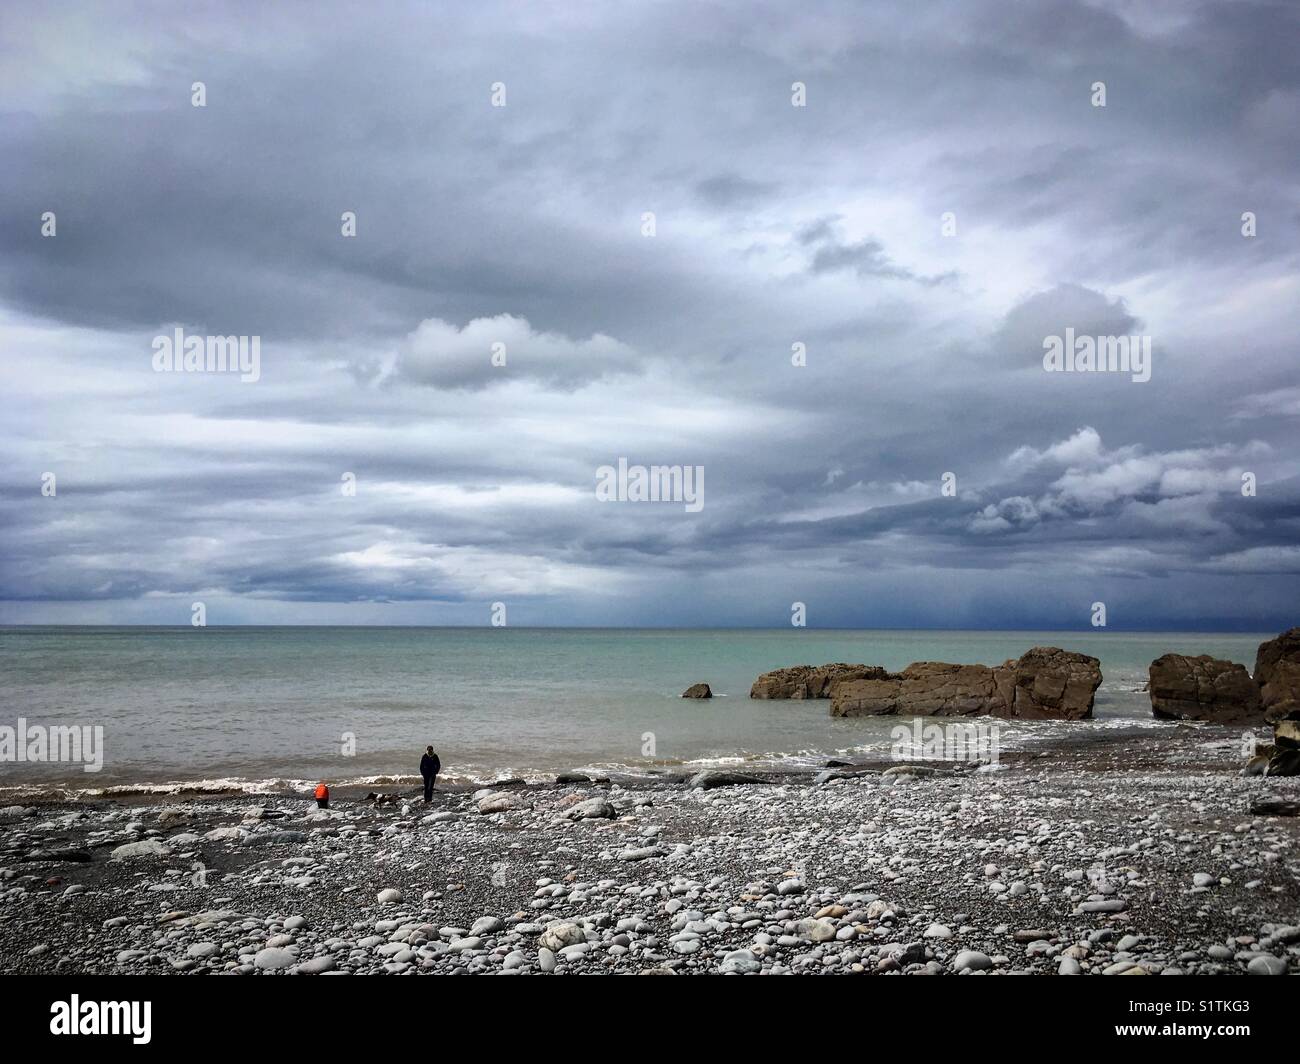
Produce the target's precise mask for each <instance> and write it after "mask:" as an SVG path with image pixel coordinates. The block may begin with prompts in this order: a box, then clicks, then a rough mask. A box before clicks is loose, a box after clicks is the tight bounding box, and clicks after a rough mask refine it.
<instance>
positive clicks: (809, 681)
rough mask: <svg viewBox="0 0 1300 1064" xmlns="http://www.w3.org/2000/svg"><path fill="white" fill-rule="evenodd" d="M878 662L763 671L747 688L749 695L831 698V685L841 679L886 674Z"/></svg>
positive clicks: (761, 696)
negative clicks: (876, 663)
mask: <svg viewBox="0 0 1300 1064" xmlns="http://www.w3.org/2000/svg"><path fill="white" fill-rule="evenodd" d="M887 675H888V673H886V672H885V670H884V669H882V668H881V667H880V666H879V665H846V664H844V663H843V662H834V663H832V664H829V665H792V666H790V668H788V669H773V670H772V671H771V672H765V673H763V674H762V675H761V676H760V677H759V678H758V679H757V680H755V681H754V685H753V686H752V687H751V688H750V689H749V697H750V698H830V697H831V688H832V687H833V686H834V685H835V684H837V683H839V682H841V681H843V680H858V679H870V678H872V677H876V676H887Z"/></svg>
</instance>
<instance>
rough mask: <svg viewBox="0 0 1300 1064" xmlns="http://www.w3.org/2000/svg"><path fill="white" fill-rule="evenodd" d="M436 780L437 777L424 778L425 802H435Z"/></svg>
mask: <svg viewBox="0 0 1300 1064" xmlns="http://www.w3.org/2000/svg"><path fill="white" fill-rule="evenodd" d="M434 778H435V777H433V776H425V777H424V800H425V801H426V802H431V801H433V781H434Z"/></svg>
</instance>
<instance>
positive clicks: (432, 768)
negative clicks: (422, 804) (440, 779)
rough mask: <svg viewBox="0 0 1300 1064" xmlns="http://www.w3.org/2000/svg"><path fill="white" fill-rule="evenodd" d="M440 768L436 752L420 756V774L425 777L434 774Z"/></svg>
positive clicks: (440, 763)
mask: <svg viewBox="0 0 1300 1064" xmlns="http://www.w3.org/2000/svg"><path fill="white" fill-rule="evenodd" d="M441 769H442V762H441V761H439V760H438V755H437V754H425V755H424V756H423V757H422V758H420V775H421V776H423V777H424V778H425V779H428V778H429V777H430V776H436V775H437V774H438V773H439V772H440V771H441Z"/></svg>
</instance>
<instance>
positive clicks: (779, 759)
mask: <svg viewBox="0 0 1300 1064" xmlns="http://www.w3.org/2000/svg"><path fill="white" fill-rule="evenodd" d="M877 719H879V718H877ZM896 720H897V722H898V723H899V724H904V722H905V721H906V722H912V721H913V720H915V721H919V722H921V723H922V724H923V725H939V726H940V727H943V726H946V725H954V724H974V725H980V724H981V723H982V724H986V725H987V724H994V725H996V726H998V727H1000V728H1002V729H1004V730H1005V729H1009V728H1014V729H1015V735H1014V738H1013V740H1012V741H1011V742H1010V743H1008V744H1006V745H1004V746H1003V747H1002V749H1001V753H1000V755H999V756H1000V759H1001V760H1005V759H1006V758H1007V757H1009V756H1015V755H1020V754H1029V755H1036V754H1038V753H1041V752H1042V751H1045V750H1052V749H1057V748H1071V747H1075V746H1084V747H1086V746H1091V745H1096V744H1106V743H1110V742H1116V741H1120V740H1125V739H1142V738H1152V739H1156V738H1159V737H1161V736H1163V735H1165V734H1168V733H1170V731H1171V729H1188V730H1192V731H1205V732H1206V733H1207V735H1209V736H1211V737H1213V738H1219V739H1223V738H1224V737H1225V736H1227V735H1230V736H1232V737H1235V738H1236V739H1237V740H1238V741H1240V739H1241V736H1242V735H1243V734H1244V733H1247V732H1249V733H1251V734H1254V735H1255V736H1256V737H1257V738H1258V739H1260V740H1261V741H1264V740H1266V739H1267V738H1268V737H1270V736H1271V726H1265V725H1262V724H1260V725H1256V724H1241V725H1231V726H1225V725H1220V724H1216V723H1213V722H1209V721H1194V720H1181V721H1173V720H1161V719H1158V718H1151V717H1137V716H1107V717H1091V718H1088V719H1085V720H1078V721H1073V720H1071V721H1065V720H1041V721H1018V720H1011V721H1008V720H1002V719H998V718H992V717H983V716H975V717H942V716H940V717H930V718H925V717H920V718H912V717H908V718H902V717H899V718H896ZM904 726H906V724H904ZM521 760H522V759H513V764H514V765H518V764H519V762H520V761H521ZM839 760H844V761H850V762H854V763H860V764H862V765H870V764H883V765H885V766H886V767H887V766H888V765H890V764H896V763H898V759H896V758H894V757H892V756H891V754H890V752H889V747H888V746H886V745H884V744H883V743H876V744H874V745H866V744H859V745H857V746H851V747H842V748H837V749H831V750H821V751H812V750H810V751H801V752H799V753H798V754H788V753H776V752H773V753H732V754H726V753H721V754H713V755H707V756H702V757H697V758H693V759H690V760H675V759H645V760H644V761H643V762H610V761H600V760H592V761H589V762H586V763H582V762H581V761H580V760H578V761H575V762H573V763H569V762H565V763H564V767H562V768H561V767H551V768H541V767H527V766H525V767H523V768H514V767H510V768H506V769H503V770H501V771H497V772H486V773H483V774H471V775H465V774H462V773H458V772H455V771H451V772H446V771H444V772H442V773H440V774H439V777H438V781H439V788H440V789H442V788H444V787H448V788H451V789H454V790H462V791H463V790H474V789H477V788H480V787H487V786H492V785H495V784H498V783H500V782H501V781H502V780H505V779H509V780H515V779H522V780H524V781H525V782H527V783H529V784H535V785H545V784H548V783H551V782H553V781H554V779H555V778H556V777H557V776H559V775H563V774H565V773H573V772H578V773H582V774H585V775H588V776H592V777H608V778H613V779H619V780H624V779H642V778H644V779H668V780H671V779H672V778H674V777H678V776H690V775H693V774H695V773H697V772H700V771H705V770H712V769H717V770H723V771H744V772H755V773H760V774H765V775H777V776H784V775H789V776H792V777H796V778H797V777H802V776H807V777H809V778H811V777H812V776H813V775H815V774H816V772H818V771H819V770H820V769H822V768H824V767H826V763H827V762H829V761H839ZM920 760H922V761H926V760H930V759H926V758H921V759H920ZM958 762H959V763H964V762H961V760H960V759H958ZM96 775H97V774H94V773H78V774H74V775H72V776H70V777H63V778H59V779H56V780H49V781H43V780H40V779H32V780H31V781H15V782H12V783H8V782H6V783H4V784H2V785H0V806H2V805H5V804H10V803H14V802H28V803H31V802H35V803H45V802H79V801H98V800H134V799H139V800H141V801H148V800H150V799H156V800H160V801H161V800H164V799H167V798H177V799H180V798H201V797H214V798H221V797H229V798H237V797H249V798H253V797H258V796H262V797H279V798H294V797H298V798H301V797H304V796H309V795H310V794H311V792H312V791H313V790H314V788H315V786H316V784H317V783H318V782H319V779H317V778H308V777H297V778H295V777H290V776H287V775H284V774H275V775H271V776H266V777H261V778H245V777H239V776H222V777H215V778H214V777H204V776H199V775H195V776H192V777H184V776H179V777H178V776H174V775H173V776H170V778H168V774H166V773H160V774H159V775H161V776H163V777H164V778H151V777H150V776H149V775H147V774H144V773H141V774H139V775H138V776H136V777H134V778H126V779H111V780H110V781H106V782H105V783H103V784H96V783H95V782H94V781H95V778H96ZM327 782H329V785H330V789H331V793H339V794H342V793H343V792H345V791H346V792H348V793H352V792H355V791H360V792H361V793H363V794H364V793H365V792H366V791H367V790H383V789H389V790H392V789H401V788H407V789H414V790H415V791H416V792H418V791H419V789H420V777H419V775H418V774H417V773H402V772H382V771H381V772H375V773H368V774H365V775H362V776H358V777H342V778H339V777H332V778H331V777H327ZM83 783H84V785H78V784H83Z"/></svg>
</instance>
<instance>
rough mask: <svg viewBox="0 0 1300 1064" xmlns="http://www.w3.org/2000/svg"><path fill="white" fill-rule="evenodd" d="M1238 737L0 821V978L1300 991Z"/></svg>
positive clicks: (1281, 836) (1225, 731)
mask: <svg viewBox="0 0 1300 1064" xmlns="http://www.w3.org/2000/svg"><path fill="white" fill-rule="evenodd" d="M1238 737H1239V732H1238V731H1237V730H1236V729H1231V728H1225V727H1221V726H1215V725H1198V726H1176V727H1172V728H1169V729H1167V731H1165V732H1164V733H1162V734H1160V735H1158V736H1139V737H1117V736H1113V735H1110V736H1108V735H1105V734H1104V733H1102V734H1096V733H1094V734H1093V736H1092V739H1091V741H1086V740H1084V741H1077V742H1072V743H1061V744H1057V745H1055V746H1053V747H1051V748H1044V749H1040V750H1035V751H1014V752H1010V753H1008V754H1007V755H1005V756H1004V757H1003V759H1002V763H1001V764H1000V765H999V767H998V769H997V770H996V771H980V770H979V769H977V768H973V767H962V768H957V767H956V766H949V765H936V764H933V763H927V762H916V763H909V764H902V765H900V764H898V763H895V762H890V761H888V760H883V759H882V760H877V761H876V762H874V763H870V764H862V765H854V766H848V767H845V768H841V769H834V770H824V771H823V772H822V773H821V774H820V776H819V775H818V774H817V773H812V772H807V773H796V772H786V773H780V774H766V775H761V776H760V779H761V781H760V779H756V780H754V781H753V782H749V783H746V784H741V785H731V786H719V787H717V788H710V789H702V788H691V787H689V786H688V785H687V783H686V782H683V781H682V779H681V776H682V775H684V774H681V773H678V774H674V775H672V776H671V777H670V776H667V775H665V776H661V777H657V778H656V777H645V776H640V777H633V776H628V777H614V776H611V777H610V778H609V780H608V782H602V783H597V782H595V781H592V782H585V783H581V782H580V783H574V784H555V783H549V784H530V783H526V782H522V781H521V782H518V783H510V784H506V785H498V786H497V787H494V788H481V789H479V790H474V789H472V788H471V787H469V786H468V785H466V786H464V787H457V788H450V789H443V787H442V785H441V784H440V787H439V792H438V793H437V794H435V798H434V803H433V804H432V805H431V806H430V807H428V808H427V809H426V808H425V807H424V806H423V805H422V803H420V802H418V801H415V802H410V803H399V804H398V805H397V806H395V807H381V808H374V807H372V806H370V805H369V804H367V803H362V802H359V801H357V800H356V799H357V798H358V797H360V796H359V795H357V794H355V793H354V792H352V791H350V790H348V791H345V790H344V789H339V790H337V791H336V792H335V794H334V801H332V803H331V808H330V809H329V810H327V811H319V810H317V809H316V808H315V805H314V803H312V802H310V801H309V800H306V799H304V798H303V797H302V796H300V795H297V794H286V795H278V796H272V795H263V796H257V797H251V796H248V795H238V796H231V795H222V796H212V795H207V796H197V797H191V798H180V797H173V796H139V797H136V798H132V799H130V800H124V799H115V798H102V799H96V800H90V801H87V800H80V801H60V800H49V801H45V802H41V803H36V804H32V805H30V806H29V807H28V808H27V809H19V810H15V809H13V808H6V809H4V810H0V877H3V886H4V890H5V894H4V897H5V902H6V908H5V913H6V920H5V921H4V922H3V923H0V968H3V969H4V970H6V971H11V972H52V971H59V972H68V973H87V974H90V973H115V972H122V973H155V974H156V973H164V972H165V973H171V972H178V973H182V972H183V973H194V974H200V973H208V974H218V973H231V974H270V973H274V972H289V971H296V972H299V973H301V974H308V973H312V972H322V973H323V972H327V971H329V972H340V973H342V972H355V973H370V972H375V973H388V974H408V973H409V974H417V973H426V972H427V973H439V972H442V973H449V972H468V973H484V974H486V973H500V974H544V973H548V972H555V973H558V974H566V973H591V972H597V971H603V972H611V973H617V972H626V973H634V972H644V971H653V972H656V973H660V972H672V973H674V974H694V973H706V972H707V973H715V972H735V973H738V974H739V973H748V972H752V973H755V974H771V975H777V974H787V973H808V974H811V973H826V974H869V973H877V974H889V973H904V974H940V973H956V972H962V971H970V972H971V973H974V972H979V971H983V972H986V973H987V974H995V975H996V974H1003V973H1008V974H1009V973H1020V972H1024V973H1057V972H1059V973H1062V974H1074V973H1076V972H1077V973H1078V974H1124V973H1129V972H1131V973H1133V974H1155V973H1157V972H1158V973H1162V974H1177V973H1187V974H1194V973H1212V972H1223V973H1232V972H1247V971H1249V972H1261V973H1271V972H1274V971H1277V972H1278V973H1279V974H1280V973H1282V972H1289V971H1297V970H1300V928H1297V926H1296V925H1298V924H1300V850H1297V845H1298V844H1300V819H1297V818H1296V817H1294V816H1291V817H1284V816H1270V815H1256V814H1252V813H1251V811H1250V809H1251V805H1252V803H1253V802H1255V801H1256V800H1257V799H1259V798H1260V797H1262V796H1272V797H1280V798H1285V799H1289V800H1292V801H1296V800H1300V779H1296V778H1262V777H1253V778H1252V777H1242V776H1240V775H1238V770H1239V768H1240V764H1241V758H1240V756H1239V751H1238V750H1237V746H1236V743H1237V740H1238ZM755 775H756V776H759V775H760V774H757V773H756V774H755ZM122 847H126V849H125V850H122V849H121V848H122ZM115 851H117V855H116V856H115V855H114V852H115ZM196 869H197V871H196ZM391 891H396V892H398V895H396V896H395V895H393V894H391V893H387V892H391ZM381 898H383V899H384V900H382V901H381V900H380V899H381ZM1135 969H1140V971H1135Z"/></svg>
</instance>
